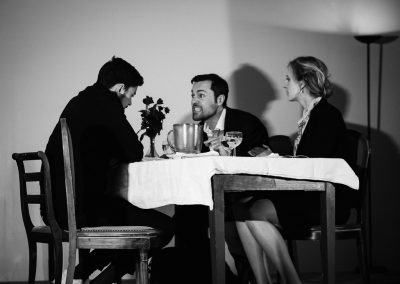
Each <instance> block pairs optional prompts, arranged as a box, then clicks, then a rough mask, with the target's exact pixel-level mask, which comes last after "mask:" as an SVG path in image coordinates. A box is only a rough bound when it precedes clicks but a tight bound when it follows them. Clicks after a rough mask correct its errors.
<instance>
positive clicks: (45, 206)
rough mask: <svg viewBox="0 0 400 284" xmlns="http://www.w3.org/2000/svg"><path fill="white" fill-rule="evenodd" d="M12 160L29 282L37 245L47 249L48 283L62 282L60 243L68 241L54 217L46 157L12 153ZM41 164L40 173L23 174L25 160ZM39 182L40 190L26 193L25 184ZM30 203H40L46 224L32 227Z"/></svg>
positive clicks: (32, 273) (38, 153)
mask: <svg viewBox="0 0 400 284" xmlns="http://www.w3.org/2000/svg"><path fill="white" fill-rule="evenodd" d="M12 158H13V159H14V160H15V161H16V162H17V166H18V173H19V185H20V198H21V212H22V219H23V222H24V226H25V231H26V235H27V237H28V246H29V278H28V279H29V283H34V282H35V276H36V262H37V243H46V244H48V246H49V249H48V253H49V281H51V280H53V279H55V283H56V284H58V283H61V274H62V261H63V251H62V242H63V241H68V234H67V232H65V231H63V230H61V228H60V227H59V226H58V224H57V222H56V219H55V217H54V211H53V201H52V195H51V182H50V166H49V162H48V160H47V157H46V154H45V153H43V152H41V151H39V152H29V153H14V154H12ZM35 160H37V161H41V170H38V171H36V172H26V167H25V162H26V161H35ZM35 182H37V183H39V186H40V191H39V192H38V193H36V194H34V193H28V191H29V186H28V183H35ZM30 204H39V205H40V209H41V212H42V218H43V221H44V223H45V224H46V225H37V226H36V225H34V224H33V221H32V218H31V215H30V213H29V205H30Z"/></svg>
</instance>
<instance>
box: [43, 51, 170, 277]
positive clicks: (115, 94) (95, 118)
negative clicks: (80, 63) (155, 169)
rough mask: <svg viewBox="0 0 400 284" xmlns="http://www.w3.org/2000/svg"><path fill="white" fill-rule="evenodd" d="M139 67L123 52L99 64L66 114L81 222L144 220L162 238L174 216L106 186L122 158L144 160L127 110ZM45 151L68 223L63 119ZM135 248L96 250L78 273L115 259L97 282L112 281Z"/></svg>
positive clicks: (60, 212) (58, 207)
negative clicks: (147, 207)
mask: <svg viewBox="0 0 400 284" xmlns="http://www.w3.org/2000/svg"><path fill="white" fill-rule="evenodd" d="M142 84H143V78H142V76H141V75H140V73H139V72H138V71H137V70H136V69H135V67H133V66H132V65H131V64H129V63H128V62H126V61H125V60H123V59H121V58H115V57H113V58H112V59H111V60H110V61H109V62H107V63H105V64H104V65H103V67H102V68H101V69H100V71H99V74H98V79H97V82H96V83H95V84H94V85H92V86H89V87H87V88H86V89H85V90H83V91H81V92H80V93H79V94H78V95H77V96H76V97H74V98H72V99H71V100H70V101H69V102H68V104H67V106H66V107H65V109H64V110H63V112H62V113H61V117H64V118H66V120H67V123H68V125H69V127H70V131H71V137H72V142H73V146H74V165H75V177H76V178H75V199H76V218H77V225H78V227H79V228H80V227H83V226H133V225H138V226H139V225H142V226H150V227H154V228H157V229H160V230H161V231H162V232H163V233H164V234H163V244H164V245H165V244H167V243H168V242H169V241H170V239H171V238H172V236H173V222H172V219H171V218H170V217H168V216H167V215H165V214H162V213H161V212H159V211H156V210H144V209H141V208H138V207H136V206H134V205H132V204H130V203H129V202H128V201H126V200H124V199H122V198H119V197H116V196H113V195H112V194H110V193H109V192H107V182H108V180H107V173H108V171H109V170H110V169H111V168H112V167H113V166H115V165H117V164H120V163H132V162H137V161H140V160H141V159H142V157H143V146H142V144H141V143H140V141H139V140H138V137H137V135H136V133H135V131H134V130H133V128H132V127H131V125H130V124H129V122H128V120H127V119H126V116H125V113H124V111H125V108H127V107H128V106H129V105H131V100H132V98H133V97H134V96H135V94H136V90H137V88H138V86H141V85H142ZM46 154H47V156H48V159H49V163H50V168H51V182H52V189H53V202H54V208H55V214H56V219H57V221H58V223H59V224H60V226H61V227H62V228H64V229H67V228H68V219H67V205H66V195H65V186H64V165H63V155H62V143H61V130H60V124H59V123H57V125H56V126H55V128H54V130H53V132H52V134H51V136H50V138H49V141H48V144H47V147H46ZM134 257H135V255H132V251H129V250H127V251H124V250H117V251H115V252H114V251H110V250H105V251H104V250H103V251H102V250H94V251H93V252H92V253H91V254H90V256H89V257H88V258H87V259H86V261H85V264H86V268H87V269H82V266H80V265H78V267H77V269H76V273H75V276H76V278H83V279H86V278H87V277H88V276H89V275H90V274H91V272H93V271H94V270H96V269H100V270H101V269H102V268H103V267H105V266H106V265H108V264H109V263H110V262H111V264H110V265H109V266H108V267H107V269H105V270H104V271H103V272H102V273H101V274H100V275H99V276H98V277H96V279H95V280H94V281H93V282H94V283H101V282H103V283H106V282H107V283H111V282H115V280H117V279H119V277H121V276H122V275H124V274H126V273H127V272H131V271H129V268H132V263H133V262H132V259H134Z"/></svg>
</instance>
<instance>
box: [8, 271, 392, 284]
mask: <svg viewBox="0 0 400 284" xmlns="http://www.w3.org/2000/svg"><path fill="white" fill-rule="evenodd" d="M301 279H302V282H303V284H320V283H322V277H321V275H320V274H317V273H315V274H314V273H309V274H302V275H301ZM26 283H27V282H0V284H26ZM36 283H37V284H48V283H49V282H47V281H37V282H36ZM336 283H337V284H363V283H362V282H361V280H360V276H359V275H358V274H357V273H352V272H342V273H338V274H337V276H336ZM122 284H135V280H134V279H126V280H123V281H122ZM188 284H190V283H188ZM227 284H229V283H227ZM371 284H400V273H395V272H388V271H387V272H382V273H373V274H371Z"/></svg>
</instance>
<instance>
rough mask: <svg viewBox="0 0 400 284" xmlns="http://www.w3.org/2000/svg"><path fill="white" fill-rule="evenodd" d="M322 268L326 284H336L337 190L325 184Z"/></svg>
mask: <svg viewBox="0 0 400 284" xmlns="http://www.w3.org/2000/svg"><path fill="white" fill-rule="evenodd" d="M321 213H322V214H321V226H322V239H321V242H322V243H321V247H322V268H323V271H324V283H328V284H334V283H335V271H336V270H335V238H336V237H335V188H334V186H333V185H332V184H331V183H325V191H324V192H323V193H321Z"/></svg>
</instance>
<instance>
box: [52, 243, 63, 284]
mask: <svg viewBox="0 0 400 284" xmlns="http://www.w3.org/2000/svg"><path fill="white" fill-rule="evenodd" d="M53 255H54V282H55V284H60V283H61V277H62V268H63V248H62V242H61V241H59V242H57V243H55V244H54V254H53Z"/></svg>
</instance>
